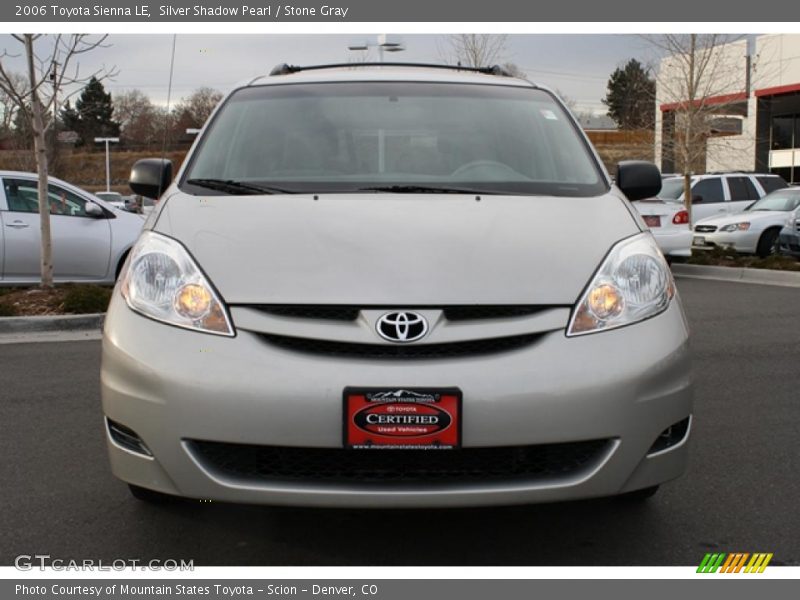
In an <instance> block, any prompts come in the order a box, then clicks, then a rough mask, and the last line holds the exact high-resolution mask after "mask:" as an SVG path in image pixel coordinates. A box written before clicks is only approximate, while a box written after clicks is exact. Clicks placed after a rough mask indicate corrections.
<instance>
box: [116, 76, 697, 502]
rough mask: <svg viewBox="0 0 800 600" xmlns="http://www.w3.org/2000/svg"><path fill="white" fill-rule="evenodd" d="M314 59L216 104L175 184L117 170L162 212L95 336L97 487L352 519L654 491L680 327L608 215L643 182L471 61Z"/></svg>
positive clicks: (680, 364)
mask: <svg viewBox="0 0 800 600" xmlns="http://www.w3.org/2000/svg"><path fill="white" fill-rule="evenodd" d="M334 67H340V66H335V65H334V66H316V67H306V68H300V67H290V66H287V65H282V66H280V67H277V68H276V69H275V70H273V72H272V74H270V75H269V76H265V77H262V78H258V79H254V80H253V81H250V82H248V83H247V84H245V85H242V86H240V87H238V88H237V89H235V90H234V91H232V92H231V93H230V94H229V95H228V96H227V97H226V98H225V100H224V101H223V102H222V103H221V104H220V106H219V107H218V108H217V110H216V111H215V113H214V115H213V116H212V117H211V118H210V120H209V122H208V123H207V124H206V126H205V128H204V130H203V131H202V132H201V134H200V136H199V138H198V139H197V141H196V142H195V145H194V147H193V149H192V151H191V152H190V154H189V156H188V157H187V158H186V160H185V162H184V165H183V167H182V168H181V170H180V172H179V173H178V174H177V176H176V177H175V179H174V181H172V168H171V165H170V164H169V163H167V162H166V161H163V160H159V159H147V160H145V161H140V162H139V163H137V164H136V165H135V166H134V168H133V171H132V174H131V187H132V188H133V190H134V191H135V192H136V193H138V194H141V195H143V196H147V197H159V196H160V197H161V202H159V205H158V208H157V209H156V211H154V213H153V214H152V215H151V216H150V217H149V219H148V221H147V222H146V223H145V230H144V232H143V233H142V235H141V237H140V238H139V240H138V242H137V243H136V245H135V246H134V248H133V250H132V251H131V253H130V256H129V258H128V260H127V263H126V265H125V267H124V269H123V272H122V274H121V276H120V280H119V282H118V284H117V287H116V289H115V291H114V296H113V300H112V302H111V306H110V308H109V312H108V315H107V319H106V322H105V334H104V340H103V363H102V398H103V410H104V413H105V417H106V420H105V427H106V433H107V436H108V451H109V453H110V457H111V465H112V468H113V472H114V473H115V474H116V475H117V476H118V477H119V478H121V479H122V480H124V481H126V482H128V483H129V484H130V487H131V490H132V492H133V494H134V495H135V496H136V497H138V498H141V499H148V500H157V499H163V498H165V497H169V496H185V497H190V498H202V499H214V500H220V501H232V502H248V503H265V504H276V505H278V504H283V505H287V504H291V505H312V506H313V505H316V506H353V507H415V506H429V507H432V506H466V505H490V504H514V503H529V502H543V501H552V500H568V499H577V498H588V497H597V496H608V495H617V494H626V495H628V496H629V497H637V498H644V497H646V496H648V495H650V494H652V492H653V491H654V490H655V489H656V487H657V486H658V485H659V484H660V483H662V482H664V481H667V480H669V479H672V478H675V477H677V476H679V475H680V474H681V473H682V472H683V470H684V468H685V464H686V459H687V448H686V446H687V439H688V436H689V431H690V419H691V380H690V368H689V367H690V365H689V351H688V346H687V325H686V320H685V318H684V314H683V311H682V308H681V305H680V302H679V299H678V296H677V292H676V290H675V286H674V283H673V280H672V277H671V274H670V272H669V270H668V268H667V265H666V262H665V261H664V258H663V256H662V255H661V253H660V252H659V250H658V247H657V246H656V244H655V243H654V241H653V238H652V236H651V234H650V233H649V232H648V231H647V228H646V226H645V225H644V223H643V222H642V221H641V219H640V217H639V216H638V213H637V212H636V210H635V209H633V208H632V207H631V205H630V203H629V200H634V199H638V198H644V197H650V196H654V195H655V194H656V193H657V192H658V190H659V188H660V185H661V178H660V176H659V172H658V169H657V168H656V167H655V166H653V165H651V164H649V163H641V162H625V163H621V164H620V165H619V166H618V168H617V173H616V177H615V179H614V180H612V179H611V178H610V177H609V175H608V174H607V173H606V171H605V169H604V168H603V166H602V163H601V162H600V161H599V159H598V157H597V155H596V154H595V153H594V151H593V149H592V147H591V145H590V144H589V142H588V141H587V139H586V138H585V136H584V134H583V133H582V131H581V130H580V128H579V127H578V125H577V124H576V122H575V120H574V118H573V117H572V116H571V115H570V114H569V112H568V111H567V110H566V109H565V108H564V106H563V104H562V103H561V102H560V101H559V100H558V99H557V98H556V97H555V96H554V95H553V94H552V93H551V92H550V91H548V90H546V89H543V88H540V87H538V86H536V85H534V84H532V83H530V82H528V81H525V80H521V79H516V78H513V77H510V76H508V75H507V74H506V73H504V72H503V70H502V69H499V68H496V67H495V68H487V69H475V70H467V69H455V68H450V69H446V68H434V67H433V66H415V67H407V66H406V67H402V66H392V67H389V66H381V67H378V66H374V65H364V66H356V65H348V67H349V68H334ZM162 190H163V193H160V192H161V191H162ZM626 196H627V198H626Z"/></svg>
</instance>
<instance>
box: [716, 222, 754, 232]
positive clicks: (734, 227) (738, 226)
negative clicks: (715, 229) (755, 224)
mask: <svg viewBox="0 0 800 600" xmlns="http://www.w3.org/2000/svg"><path fill="white" fill-rule="evenodd" d="M748 229H750V223H748V222H747V221H744V222H742V223H731V224H730V225H723V226H722V227H720V228H719V230H720V231H724V232H725V233H731V232H732V231H747V230H748Z"/></svg>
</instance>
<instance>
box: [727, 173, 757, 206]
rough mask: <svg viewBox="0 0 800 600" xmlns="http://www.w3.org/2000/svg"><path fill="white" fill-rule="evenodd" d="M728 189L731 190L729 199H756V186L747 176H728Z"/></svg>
mask: <svg viewBox="0 0 800 600" xmlns="http://www.w3.org/2000/svg"><path fill="white" fill-rule="evenodd" d="M728 189H729V190H730V192H731V200H733V201H736V200H758V198H759V195H758V191H756V186H754V185H753V182H752V181H750V178H749V177H728Z"/></svg>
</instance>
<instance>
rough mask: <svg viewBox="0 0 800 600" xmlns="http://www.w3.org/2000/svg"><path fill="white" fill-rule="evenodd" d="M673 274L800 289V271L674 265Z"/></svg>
mask: <svg viewBox="0 0 800 600" xmlns="http://www.w3.org/2000/svg"><path fill="white" fill-rule="evenodd" d="M672 272H673V274H675V275H676V276H678V277H687V278H692V279H713V280H716V281H734V282H736V283H755V284H760V285H779V286H783V287H800V271H774V270H769V269H746V268H744V267H712V266H706V265H686V264H677V263H676V264H673V265H672Z"/></svg>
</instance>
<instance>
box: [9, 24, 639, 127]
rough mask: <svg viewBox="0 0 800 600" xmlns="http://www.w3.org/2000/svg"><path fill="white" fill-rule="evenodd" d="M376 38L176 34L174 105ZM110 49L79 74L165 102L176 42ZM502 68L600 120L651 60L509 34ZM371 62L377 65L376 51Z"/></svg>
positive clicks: (623, 50)
mask: <svg viewBox="0 0 800 600" xmlns="http://www.w3.org/2000/svg"><path fill="white" fill-rule="evenodd" d="M392 37H393V38H399V39H401V40H402V41H403V42H404V44H405V46H406V51H405V52H401V53H394V54H387V55H386V60H393V59H396V60H402V61H411V62H441V59H442V49H443V48H446V45H447V41H446V37H445V36H439V35H402V36H392ZM376 39H377V35H374V36H368V35H359V34H355V35H323V34H308V35H296V34H291V35H289V34H285V35H276V34H265V35H254V34H243V35H199V34H194V35H193V34H180V35H178V36H177V38H176V40H175V42H176V43H175V69H174V75H173V81H172V103H174V102H175V101H177V100H179V99H180V98H181V97H184V96H187V95H189V94H190V93H191V92H192V90H195V89H197V88H198V87H201V86H208V87H212V88H216V89H218V90H221V91H223V92H225V91H227V90H228V89H230V88H231V87H232V86H233V85H234V84H236V83H237V82H240V81H242V80H245V79H247V78H250V77H252V76H254V75H260V74H263V73H267V72H269V71H270V69H272V67H273V66H274V65H276V64H278V63H283V62H288V63H290V64H312V63H325V62H348V61H350V60H353V59H354V57H355V56H357V55H358V54H359V53H358V52H353V51H349V50H348V49H347V46H348V45H352V44H353V43H356V42H363V41H365V40H368V41H372V42H374V41H375V40H376ZM107 42H108V43H109V44H110V46H109V47H107V48H101V49H97V50H94V51H93V52H91V53H89V54H86V55H84V56H83V57H82V59H81V65H80V68H81V72H82V73H89V72H92V71H94V70H95V69H98V68H100V67H103V66H105V67H112V66H114V67H116V69H117V70H118V72H119V73H118V75H117V76H116V77H115V78H114V80H113V81H106V82H104V85H105V86H106V88H107V89H108V90H110V91H111V93H112V94H114V93H115V92H120V91H125V90H130V89H133V88H138V89H140V90H142V91H143V92H145V93H146V94H147V95H148V96H150V98H151V99H152V100H153V101H154V102H156V103H159V104H165V103H166V101H167V92H168V89H169V65H170V55H171V49H172V42H173V36H171V35H149V34H136V35H118V34H114V35H111V36H109V38H108V40H107ZM506 46H507V52H506V56H505V57H504V60H503V61H502V62H513V63H516V64H517V65H519V66H520V67H521V68H522V69H523V70H524V71H525V72H526V73H527V74H528V76H529V77H530V78H531V79H532V80H534V81H536V82H538V83H543V84H546V85H549V86H551V87H554V88H558V89H559V90H560V91H561V92H563V93H564V94H566V95H567V96H568V97H569V98H571V99H573V100H574V101H575V102H576V104H577V109H578V111H592V112H596V113H597V112H599V113H604V112H605V109H604V107H603V105H602V104H601V102H600V100H601V99H602V98H603V97H604V96H605V92H606V82H607V81H608V77H609V75H610V74H611V72H612V71H613V70H614V69H615V68H616V67H617V66H620V65H621V64H623V63H624V62H625V61H627V60H628V59H629V58H637V59H639V60H641V61H643V62H644V61H649V60H652V55H653V52H652V50H651V49H650V48H649V47H648V44H647V42H646V41H645V40H644V39H642V38H641V37H639V36H633V35H586V34H575V35H542V34H535V35H533V34H532V35H509V36H508V38H507V44H506ZM0 48H5V49H7V50H8V51H9V52H11V53H13V54H18V53H19V44H18V43H17V42H16V41H15V40H13V39H12V38H11V37H10V36H8V35H1V36H0ZM371 52H372V58H373V59H375V60H377V52H376V51H375V50H374V49H373V50H371ZM3 60H4V62H7V63H8V65H7V68H9V67H10V68H11V70H16V71H20V72H21V71H23V69H24V64H23V63H22V61H21V59H19V58H17V59H14V58H9V57H6V58H4V59H3Z"/></svg>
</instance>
